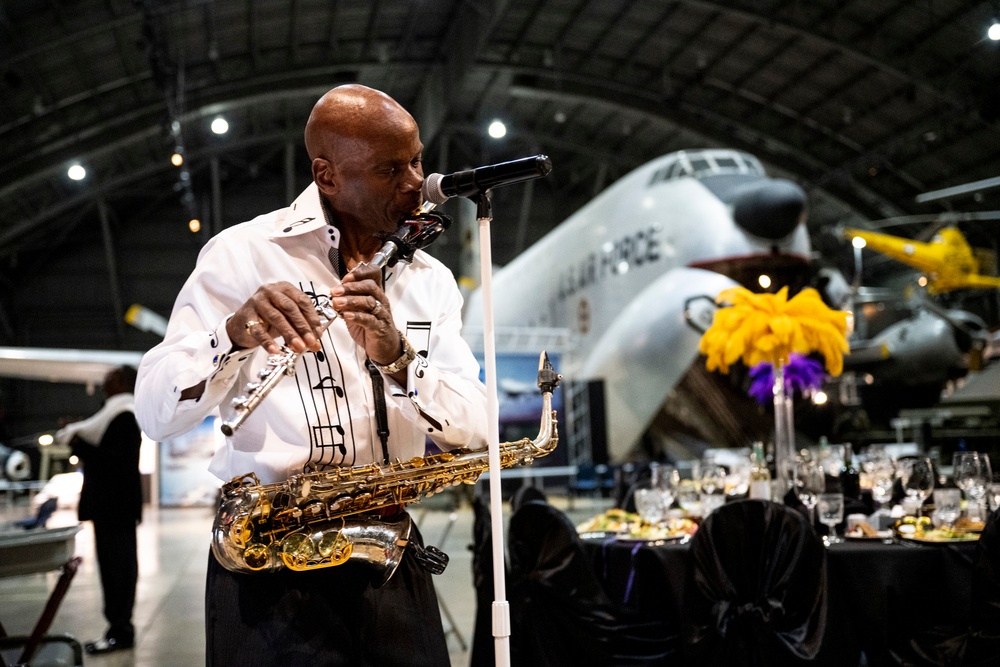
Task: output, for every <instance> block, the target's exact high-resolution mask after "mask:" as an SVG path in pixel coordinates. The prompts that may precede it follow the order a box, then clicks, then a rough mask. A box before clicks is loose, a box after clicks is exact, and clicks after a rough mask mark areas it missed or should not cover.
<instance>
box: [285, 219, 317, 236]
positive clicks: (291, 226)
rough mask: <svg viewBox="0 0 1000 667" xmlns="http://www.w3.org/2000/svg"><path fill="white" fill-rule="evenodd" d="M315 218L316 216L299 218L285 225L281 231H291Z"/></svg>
mask: <svg viewBox="0 0 1000 667" xmlns="http://www.w3.org/2000/svg"><path fill="white" fill-rule="evenodd" d="M315 219H316V218H302V219H301V220H296V221H295V222H292V223H289V225H288V226H287V227H285V228H284V229H282V230H281V231H282V232H284V233H285V234H287V233H288V232H290V231H292V230H293V229H295V228H296V227H300V226H302V225H305V224H308V223H310V222H312V221H313V220H315Z"/></svg>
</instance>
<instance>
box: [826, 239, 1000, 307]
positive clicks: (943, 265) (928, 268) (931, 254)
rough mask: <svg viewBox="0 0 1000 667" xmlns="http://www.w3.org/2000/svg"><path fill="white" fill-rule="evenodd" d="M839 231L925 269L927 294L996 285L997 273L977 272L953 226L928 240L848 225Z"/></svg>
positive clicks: (998, 284)
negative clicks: (987, 274)
mask: <svg viewBox="0 0 1000 667" xmlns="http://www.w3.org/2000/svg"><path fill="white" fill-rule="evenodd" d="M843 234H844V238H847V239H854V238H859V239H862V240H863V241H864V242H865V246H864V247H866V248H871V249H872V250H874V251H876V252H880V253H882V254H884V255H888V256H889V257H892V258H893V259H897V260H899V261H900V262H903V263H904V264H908V265H909V266H912V267H915V268H917V269H920V270H921V271H924V272H925V273H927V292H928V294H941V293H943V292H950V291H952V290H957V289H986V288H994V289H996V288H1000V277H996V276H984V275H982V274H981V273H979V268H980V267H979V260H977V259H976V257H975V255H974V253H973V250H972V247H971V246H970V245H969V242H968V241H967V240H966V239H965V235H964V234H962V232H961V231H960V230H959V229H958V228H957V227H944V228H943V229H939V230H938V231H937V233H936V234H935V235H934V237H933V239H931V241H930V242H923V241H917V240H914V239H908V238H904V237H901V236H893V235H891V234H883V233H880V232H873V231H868V230H863V229H853V228H850V227H848V228H845V229H844V232H843Z"/></svg>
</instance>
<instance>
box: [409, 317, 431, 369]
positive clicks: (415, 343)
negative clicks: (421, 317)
mask: <svg viewBox="0 0 1000 667" xmlns="http://www.w3.org/2000/svg"><path fill="white" fill-rule="evenodd" d="M405 335H406V340H408V341H410V346H411V347H412V348H413V349H414V350H415V351H416V353H417V355H418V356H419V357H422V359H421V361H423V359H426V358H427V351H428V350H429V349H430V347H431V323H430V321H429V320H428V321H426V322H421V321H418V322H414V321H412V320H407V322H406V334H405ZM426 367H427V363H426V362H424V363H423V365H421V364H417V365H416V366H415V368H414V371H413V374H414V375H416V376H417V377H418V378H422V377H423V376H424V368H426Z"/></svg>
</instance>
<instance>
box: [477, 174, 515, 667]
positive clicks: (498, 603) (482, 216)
mask: <svg viewBox="0 0 1000 667" xmlns="http://www.w3.org/2000/svg"><path fill="white" fill-rule="evenodd" d="M475 201H476V219H477V220H478V221H479V267H480V268H479V274H480V277H479V282H480V291H481V294H482V297H483V361H484V363H485V364H486V419H487V420H488V427H489V433H488V436H487V437H488V442H487V446H488V447H489V463H490V521H491V523H492V535H493V597H494V600H493V607H492V612H493V614H492V619H493V645H494V649H495V651H496V665H497V667H510V605H508V604H507V587H506V582H505V574H504V572H505V568H504V548H503V546H504V539H503V498H502V496H501V485H500V481H501V480H500V402H499V399H498V398H497V352H496V335H495V332H494V328H493V257H492V245H491V240H490V222H491V221H492V220H493V204H492V201H491V196H490V191H489V190H486V191H485V192H482V193H480V194H479V195H478V196H477V197H476V199H475Z"/></svg>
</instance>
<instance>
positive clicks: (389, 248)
mask: <svg viewBox="0 0 1000 667" xmlns="http://www.w3.org/2000/svg"><path fill="white" fill-rule="evenodd" d="M434 206H435V204H433V203H431V202H424V204H423V205H422V206H421V207H420V209H419V211H418V212H417V213H416V214H414V215H413V216H410V217H408V218H404V219H403V220H401V221H400V223H399V229H397V230H396V232H395V233H394V234H393V235H392V236H390V237H389V238H388V240H386V242H385V244H384V245H383V246H382V249H381V250H379V251H378V252H377V253H375V255H374V256H373V257H372V260H371V261H370V262H366V263H364V264H359V265H358V266H374V267H376V268H378V269H383V268H385V267H387V266H388V267H392V266H395V264H396V262H399V261H404V262H409V261H411V260H412V259H413V253H414V252H415V251H417V250H419V249H421V248H423V247H425V246H427V245H429V244H430V243H431V242H432V241H434V239H436V238H437V237H438V236H440V235H441V233H442V232H444V231H445V230H446V229H448V227H449V226H450V225H451V218H449V217H448V216H446V215H443V214H441V213H437V212H434V213H432V212H431V211H432V210H433V208H434ZM356 268H358V267H355V269H356ZM351 270H352V271H353V270H354V269H351ZM316 312H317V313H318V314H319V316H320V319H321V322H320V329H319V336H318V337H320V338H321V337H322V335H323V333H324V332H325V331H326V330H327V329H328V328H329V326H330V325H331V324H333V321H334V320H335V319H337V317H338V316H339V314H338V313H337V311H336V310H334V308H333V306H332V305H331V304H330V301H329V299H325V300H319V301H318V302H317V304H316ZM302 354H303V353H302V352H295V351H294V350H292V349H291V348H290V347H288V346H287V345H282V346H281V348H280V350H279V351H278V352H277V353H275V354H270V355H268V357H267V362H266V363H265V364H264V367H263V368H261V369H260V370H259V371H258V372H257V379H256V380H254V381H251V382H248V383H247V384H246V386H245V387H244V388H243V393H242V394H241V395H240V396H237V397H236V398H234V399H233V400H232V403H231V405H232V408H233V410H234V411H235V415H234V416H233V418H232V419H229V420H228V421H224V422H222V427H221V429H222V432H223V433H224V434H225V435H232V434H233V433H235V432H236V431H237V430H238V429H239V428H240V427H241V426H242V425H243V422H245V421H246V419H247V417H249V416H250V414H251V413H252V412H253V411H254V410H256V409H257V406H258V405H260V403H261V401H263V400H264V399H265V398H267V395H268V394H270V393H271V390H272V389H274V388H275V386H277V384H278V383H279V382H281V380H283V379H284V378H285V377H286V376H289V375H295V365H296V363H298V360H299V357H301V356H302Z"/></svg>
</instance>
